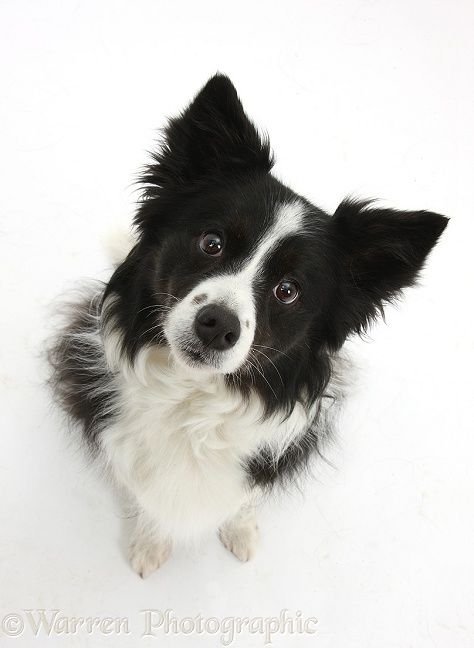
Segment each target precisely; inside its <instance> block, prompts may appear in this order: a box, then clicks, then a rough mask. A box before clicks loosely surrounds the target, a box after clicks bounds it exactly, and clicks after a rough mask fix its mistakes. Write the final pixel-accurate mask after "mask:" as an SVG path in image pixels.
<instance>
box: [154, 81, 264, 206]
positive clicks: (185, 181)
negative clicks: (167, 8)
mask: <svg viewBox="0 0 474 648" xmlns="http://www.w3.org/2000/svg"><path fill="white" fill-rule="evenodd" d="M164 134H165V138H164V143H163V145H162V147H161V150H160V151H159V152H158V153H156V154H155V155H154V156H153V157H154V163H153V164H151V165H150V166H148V167H147V169H146V171H145V174H144V175H143V176H142V178H141V182H142V183H144V184H145V198H150V197H156V196H158V195H161V194H162V193H163V190H166V189H167V188H170V189H176V188H179V187H180V186H186V187H187V188H189V185H190V184H191V185H192V183H194V182H196V181H199V180H201V179H203V178H205V177H207V176H210V175H212V177H214V178H216V179H217V178H218V177H219V176H220V175H221V176H222V175H223V176H225V175H226V174H229V173H232V174H238V173H239V172H246V171H248V170H261V171H263V172H268V171H270V169H271V168H272V165H273V158H272V155H271V152H270V145H269V142H268V139H267V138H261V137H260V136H259V134H258V132H257V129H256V128H255V126H254V125H253V124H252V122H251V121H250V120H249V119H248V117H247V115H246V114H245V112H244V109H243V107H242V104H241V102H240V100H239V97H238V96H237V91H236V89H235V87H234V86H233V84H232V83H231V81H230V79H229V78H228V77H226V76H224V75H222V74H216V75H215V76H213V77H212V78H211V79H209V81H208V82H207V83H206V85H205V86H204V87H203V88H202V90H201V91H200V92H199V93H198V94H197V95H196V97H195V98H194V100H193V101H192V102H191V104H190V105H189V106H188V108H186V110H185V111H184V112H183V113H182V114H181V115H180V116H179V117H176V118H174V119H171V120H170V121H169V123H168V126H167V127H166V129H165V131H164Z"/></svg>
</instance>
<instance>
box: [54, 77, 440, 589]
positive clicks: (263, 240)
mask: <svg viewBox="0 0 474 648" xmlns="http://www.w3.org/2000/svg"><path fill="white" fill-rule="evenodd" d="M273 163H274V160H273V156H272V153H271V150H270V145H269V141H268V138H267V137H263V136H262V135H260V134H259V132H258V131H257V129H256V127H255V126H254V124H253V123H252V122H251V121H250V120H249V118H248V117H247V115H246V113H245V112H244V110H243V107H242V104H241V102H240V100H239V98H238V95H237V92H236V90H235V88H234V86H233V84H232V83H231V81H230V80H229V79H228V78H227V77H226V76H224V75H221V74H217V75H215V76H214V77H212V78H211V79H210V80H209V81H208V82H207V83H206V85H205V86H204V87H203V88H202V89H201V91H200V92H199V93H198V94H197V95H196V96H195V98H194V100H193V101H192V102H191V103H190V105H189V106H188V107H187V108H186V109H185V110H184V112H182V113H181V114H180V115H179V116H178V117H175V118H173V119H171V120H169V122H168V124H167V126H166V128H165V129H164V133H163V141H162V144H161V146H160V148H159V150H158V151H157V152H156V153H155V154H154V155H153V158H152V160H151V162H150V164H148V166H146V167H145V170H144V172H143V174H142V175H141V176H140V183H141V186H142V190H143V192H142V197H141V199H140V201H139V203H138V208H137V212H136V215H135V220H134V225H135V231H136V240H135V242H134V244H133V246H132V249H131V250H130V251H129V253H128V254H127V256H126V258H124V259H123V260H122V261H121V262H120V263H119V264H118V265H117V267H116V268H115V271H114V272H113V275H112V276H111V278H110V281H109V282H108V283H107V284H99V285H97V286H95V287H93V288H91V289H90V290H89V292H88V293H87V294H86V295H84V296H83V297H82V298H81V299H80V300H78V301H77V302H76V303H74V304H73V305H72V307H71V309H70V311H69V316H68V320H67V323H66V324H65V326H64V328H63V329H62V330H61V331H60V332H59V333H58V334H57V336H56V339H55V341H54V346H53V348H52V349H51V354H50V360H51V365H52V369H53V371H52V384H53V388H54V392H55V394H56V397H57V399H58V400H59V402H60V404H61V405H62V407H63V408H64V409H65V411H66V412H67V414H68V415H69V417H70V419H71V420H72V421H73V422H74V423H75V424H76V427H78V428H79V429H80V431H81V434H80V436H81V438H82V439H83V440H84V446H85V447H86V448H87V449H88V452H89V454H90V455H91V456H92V457H93V458H94V460H95V461H97V462H99V463H100V464H101V465H102V466H104V467H105V469H106V471H107V473H108V474H109V475H110V477H111V478H112V480H113V482H114V483H115V484H116V485H117V486H118V487H119V489H120V490H121V491H123V492H124V493H126V494H127V496H128V497H129V498H130V499H131V500H132V502H133V507H134V518H135V520H134V521H135V525H134V530H133V532H132V537H131V541H130V561H131V565H132V567H133V569H134V570H135V571H136V572H137V573H138V574H139V575H141V576H142V577H146V576H148V575H149V574H151V573H152V572H153V571H154V570H156V569H157V568H158V567H160V565H161V564H162V563H163V562H164V561H165V560H166V559H167V558H168V556H169V555H170V553H171V550H172V546H173V544H174V543H176V542H193V541H194V540H195V539H196V538H199V537H201V536H203V535H205V534H206V533H208V532H209V531H210V530H215V531H218V533H219V537H220V539H221V541H222V543H223V544H224V545H225V547H227V548H228V549H229V550H230V551H231V552H233V553H234V554H235V556H237V558H239V559H240V560H242V561H246V560H248V559H249V558H250V557H251V556H252V555H253V553H254V551H255V547H256V544H257V537H258V531H257V524H256V518H255V508H256V506H257V504H258V503H259V501H261V498H262V497H263V496H265V495H267V494H269V493H271V492H272V491H273V490H274V489H275V488H276V487H282V486H283V487H285V486H289V485H291V484H293V483H294V482H295V481H297V480H298V478H299V477H300V476H301V475H302V474H304V473H305V471H306V470H307V467H308V466H309V465H310V464H311V461H312V459H313V457H315V456H317V454H318V451H319V449H320V447H321V443H322V442H324V440H325V439H326V438H327V437H328V435H330V434H331V429H332V426H333V425H334V423H333V421H334V416H335V412H336V411H337V409H338V406H339V403H340V402H341V399H342V398H343V389H342V388H341V384H343V373H344V369H343V362H342V361H341V357H342V356H341V348H342V346H343V344H344V342H345V340H346V339H347V338H348V337H349V336H351V335H353V334H357V333H359V334H360V333H362V332H364V331H365V330H366V329H367V327H368V326H369V324H370V323H371V321H372V320H374V319H375V318H376V317H377V316H379V315H382V314H383V307H384V304H386V303H387V302H390V301H393V300H394V299H396V298H397V297H398V296H399V295H400V291H401V290H402V289H403V288H405V287H406V286H411V285H413V284H414V283H415V282H416V279H417V276H418V274H419V272H420V270H421V269H422V267H423V264H424V262H425V260H426V258H427V256H428V254H429V252H430V250H431V249H432V248H433V246H434V245H435V243H436V242H437V240H438V238H439V236H440V235H441V233H442V232H443V230H444V228H445V227H446V225H447V222H448V219H447V218H445V217H444V216H441V215H439V214H436V213H433V212H429V211H413V212H411V211H396V210H393V209H386V208H379V207H377V206H376V204H374V203H373V202H372V201H357V200H353V199H346V200H344V201H343V202H341V204H340V205H339V207H338V208H337V209H336V211H335V213H334V214H333V215H328V214H327V213H325V212H324V211H322V210H321V209H319V208H318V207H316V206H314V205H313V204H312V203H310V202H309V201H308V200H306V199H305V198H303V197H302V196H300V195H298V194H296V193H295V192H294V191H292V190H291V189H290V188H289V187H287V186H285V185H284V184H282V183H281V182H280V181H279V180H277V179H276V178H275V177H274V176H273V175H272V167H273ZM341 373H342V375H341Z"/></svg>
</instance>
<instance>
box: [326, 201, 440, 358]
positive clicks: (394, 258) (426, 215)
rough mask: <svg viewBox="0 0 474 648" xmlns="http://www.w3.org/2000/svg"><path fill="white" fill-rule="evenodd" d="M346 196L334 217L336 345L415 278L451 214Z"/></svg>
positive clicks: (332, 331)
mask: <svg viewBox="0 0 474 648" xmlns="http://www.w3.org/2000/svg"><path fill="white" fill-rule="evenodd" d="M370 204H371V203H370V201H369V202H367V201H366V202H356V201H351V200H346V201H344V202H342V203H341V204H340V205H339V207H338V208H337V210H336V212H335V214H334V216H333V218H332V219H331V221H330V228H331V234H332V239H333V244H334V248H335V250H336V260H337V261H336V263H337V274H338V281H337V290H336V297H335V300H334V304H333V306H334V307H333V309H332V316H331V322H328V326H327V339H328V341H329V344H330V346H331V347H333V348H338V347H339V346H341V344H342V343H343V342H344V340H345V338H346V337H347V335H349V334H350V333H353V332H357V333H361V332H362V331H364V330H365V329H366V328H367V326H368V325H369V323H370V321H371V320H372V319H373V318H375V317H376V316H377V315H379V314H382V313H383V305H384V303H385V302H389V301H391V300H393V299H394V298H395V297H397V295H398V294H399V292H400V291H401V289H402V288H405V287H407V286H411V285H413V284H414V283H415V281H416V279H417V276H418V273H419V272H420V270H421V269H422V267H423V264H424V262H425V260H426V258H427V256H428V254H429V252H430V250H431V249H432V248H433V247H434V245H435V244H436V241H437V240H438V238H439V236H440V235H441V233H442V232H443V230H444V228H445V227H446V225H447V224H448V219H447V218H446V217H444V216H441V215H440V214H435V213H433V212H428V211H413V212H409V211H396V210H394V209H377V208H375V207H371V206H370Z"/></svg>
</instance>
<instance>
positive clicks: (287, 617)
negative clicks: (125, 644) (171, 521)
mask: <svg viewBox="0 0 474 648" xmlns="http://www.w3.org/2000/svg"><path fill="white" fill-rule="evenodd" d="M317 623H318V620H317V619H316V617H312V616H308V617H306V616H304V615H303V613H302V612H301V611H300V610H297V611H296V612H295V613H294V614H292V613H291V612H290V611H289V610H287V609H285V610H281V611H280V613H279V615H278V616H273V617H263V616H254V617H234V616H227V617H220V618H219V617H212V616H208V617H206V616H204V615H202V614H196V615H194V616H183V617H179V616H178V615H176V613H175V611H174V610H172V609H166V610H158V609H146V610H140V611H139V612H137V613H136V615H135V616H134V617H131V616H123V617H107V616H104V617H98V616H73V615H67V614H65V613H64V612H63V611H61V610H57V609H49V610H47V609H36V610H26V609H25V610H20V611H16V612H9V613H8V614H5V615H4V616H3V617H0V638H1V637H6V638H8V637H10V638H14V637H21V636H24V637H30V638H35V637H51V638H52V637H56V636H64V635H66V636H67V635H69V636H71V635H72V636H78V635H85V636H114V635H115V636H119V635H133V636H135V637H136V638H137V639H159V638H160V637H162V636H163V635H175V636H180V637H183V639H185V638H186V637H187V636H190V635H203V636H209V637H216V638H218V639H219V642H220V644H221V645H222V646H232V644H233V643H234V642H235V640H236V639H237V637H238V636H240V635H243V634H246V633H248V634H252V635H260V636H261V637H262V638H263V642H264V644H265V645H266V646H271V645H272V643H273V639H274V637H275V636H276V635H278V634H279V635H308V634H310V635H313V634H315V632H316V627H317Z"/></svg>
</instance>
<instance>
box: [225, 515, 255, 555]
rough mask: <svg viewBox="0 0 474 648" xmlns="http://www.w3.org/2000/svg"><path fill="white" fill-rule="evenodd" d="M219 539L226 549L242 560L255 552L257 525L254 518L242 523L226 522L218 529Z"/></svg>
mask: <svg viewBox="0 0 474 648" xmlns="http://www.w3.org/2000/svg"><path fill="white" fill-rule="evenodd" d="M219 539H220V541H221V542H222V544H223V545H224V547H225V548H226V549H228V550H229V551H231V552H232V553H233V554H234V556H236V557H237V558H238V559H239V560H241V561H242V562H247V561H248V560H250V558H252V556H253V555H254V554H255V549H256V548H257V542H258V526H257V524H256V522H255V520H254V519H249V520H246V521H245V522H244V523H242V524H233V523H232V522H231V523H228V524H224V526H222V527H221V528H220V529H219Z"/></svg>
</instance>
